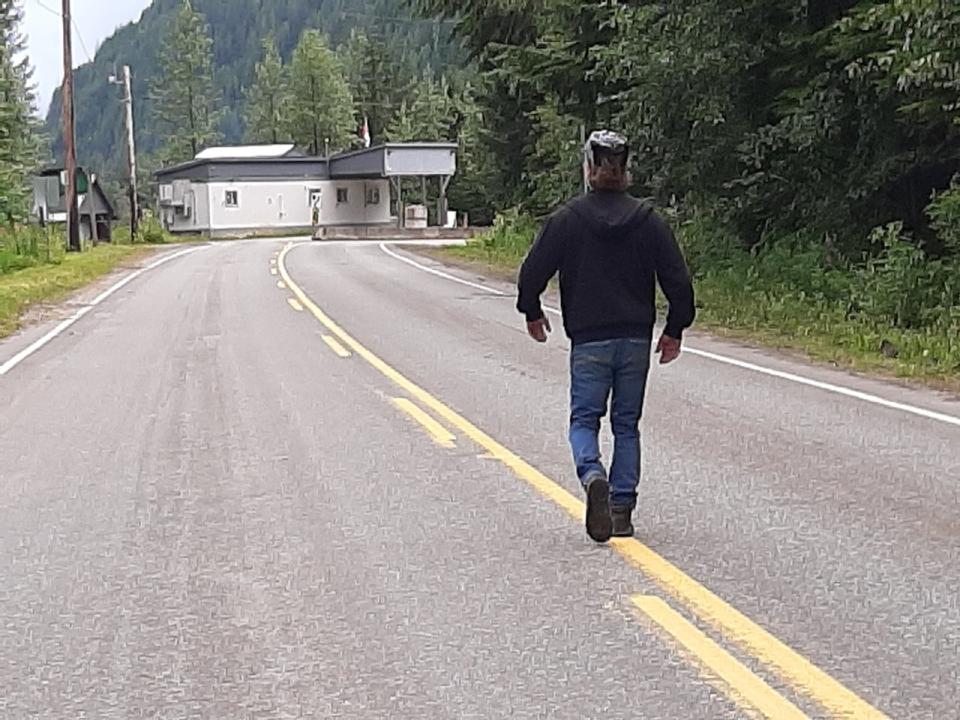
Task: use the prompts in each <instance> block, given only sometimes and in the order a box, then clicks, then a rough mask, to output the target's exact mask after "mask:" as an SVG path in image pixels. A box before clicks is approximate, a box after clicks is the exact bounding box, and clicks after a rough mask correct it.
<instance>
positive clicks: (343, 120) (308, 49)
mask: <svg viewBox="0 0 960 720" xmlns="http://www.w3.org/2000/svg"><path fill="white" fill-rule="evenodd" d="M286 115H287V123H286V130H287V134H288V136H289V137H290V138H291V139H292V140H293V141H294V142H296V143H297V144H298V145H300V146H301V147H304V148H306V149H307V151H308V152H310V153H312V154H320V153H321V152H322V151H323V150H324V146H325V143H326V141H329V143H330V150H339V149H342V148H345V147H348V146H349V144H350V140H351V138H352V137H353V135H354V134H355V130H356V124H355V122H354V114H353V95H352V94H351V92H350V86H349V85H348V84H347V81H346V78H345V77H344V72H343V66H342V65H341V63H340V59H339V58H338V57H337V55H336V54H335V53H334V52H333V51H332V50H331V49H330V47H329V46H328V45H327V41H326V39H325V38H324V36H323V35H321V34H320V33H319V32H318V31H316V30H307V31H306V32H304V33H303V35H302V36H301V38H300V43H299V44H298V45H297V48H296V50H295V51H294V53H293V60H292V61H291V63H290V80H289V96H288V104H287V112H286Z"/></svg>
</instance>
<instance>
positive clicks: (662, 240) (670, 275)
mask: <svg viewBox="0 0 960 720" xmlns="http://www.w3.org/2000/svg"><path fill="white" fill-rule="evenodd" d="M651 219H652V220H653V222H654V227H656V229H657V243H656V273H657V282H658V283H659V284H660V288H661V289H662V290H663V294H664V295H666V296H667V304H668V306H669V307H668V310H667V324H666V327H665V328H664V333H665V334H666V335H667V336H668V337H672V338H675V339H677V340H681V339H683V331H684V330H686V329H687V328H688V327H690V326H691V325H692V324H693V320H694V318H695V317H696V307H695V304H694V291H693V282H692V281H691V279H690V271H689V270H688V269H687V263H686V261H685V260H684V258H683V253H682V252H681V251H680V246H679V244H678V243H677V239H676V237H675V236H674V234H673V231H672V230H671V229H670V226H669V225H667V223H666V222H664V221H663V220H662V219H661V218H660V217H656V216H655V217H653V218H651Z"/></svg>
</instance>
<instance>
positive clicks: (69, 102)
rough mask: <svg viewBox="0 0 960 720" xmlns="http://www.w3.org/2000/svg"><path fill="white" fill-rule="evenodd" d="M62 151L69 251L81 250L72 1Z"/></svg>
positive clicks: (66, 17)
mask: <svg viewBox="0 0 960 720" xmlns="http://www.w3.org/2000/svg"><path fill="white" fill-rule="evenodd" d="M61 15H62V18H63V152H64V156H65V160H66V162H65V165H66V171H67V208H66V210H67V249H68V250H73V251H75V252H76V251H79V250H80V210H79V208H78V207H77V147H76V134H75V131H74V114H73V42H72V39H71V37H70V27H71V23H72V21H71V19H70V0H63V11H62V13H61Z"/></svg>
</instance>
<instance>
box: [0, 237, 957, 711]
mask: <svg viewBox="0 0 960 720" xmlns="http://www.w3.org/2000/svg"><path fill="white" fill-rule="evenodd" d="M287 245H288V243H287V242H286V241H284V242H280V241H277V242H273V241H249V242H237V243H223V244H215V245H211V246H206V247H201V248H198V249H195V250H193V251H191V252H189V253H187V254H184V255H182V256H179V257H175V258H172V259H169V261H167V262H165V263H163V264H161V265H159V266H157V267H154V268H151V269H149V270H148V271H146V272H144V273H143V274H141V275H139V276H138V277H136V278H134V279H133V280H132V281H130V282H129V283H128V284H126V285H125V286H123V287H122V288H120V289H118V290H117V291H116V292H114V293H112V294H110V295H109V296H106V297H103V296H100V297H93V293H90V295H89V297H88V299H92V300H94V301H95V304H94V305H84V304H83V302H82V301H81V302H80V303H79V304H75V305H74V306H72V307H69V308H66V309H65V310H64V315H63V317H68V316H69V315H70V313H73V312H75V311H80V312H83V313H84V315H83V317H81V318H80V319H78V320H76V322H73V323H72V324H70V323H69V317H68V324H67V325H64V326H62V327H61V328H59V330H58V329H56V328H55V325H54V322H56V320H60V319H62V318H57V319H56V320H54V321H52V322H50V323H48V324H45V325H41V326H38V327H36V328H33V329H31V330H29V331H27V332H25V333H24V334H23V335H21V336H19V337H15V338H12V339H10V340H8V341H6V342H4V343H0V518H2V522H0V718H4V719H7V718H10V719H19V718H51V719H52V718H57V719H58V720H59V719H64V718H111V719H112V718H117V719H120V718H123V719H127V718H165V719H166V718H178V719H179V718H197V719H199V718H218V719H219V718H229V719H231V720H232V719H246V718H249V719H251V720H252V719H254V718H256V719H261V718H264V719H265V718H604V719H608V718H609V719H612V718H740V717H768V718H776V719H777V720H780V718H785V719H786V718H792V717H804V716H806V717H811V718H833V717H845V718H871V717H884V716H888V717H896V718H931V719H936V720H941V719H947V720H949V719H951V718H960V599H958V598H960V519H958V510H960V424H958V423H960V421H957V420H956V418H957V417H960V403H954V402H951V401H950V400H949V399H946V398H942V397H939V396H937V395H935V394H933V393H927V392H920V391H915V390H906V389H902V388H898V387H895V386H893V385H888V384H884V383H879V382H872V381H867V380H863V379H858V378H853V377H850V376H847V375H845V374H842V373H839V372H835V371H832V370H827V369H823V368H813V367H807V366H805V365H803V364H800V363H798V362H794V361H790V360H787V359H784V358H782V357H777V356H774V355H771V354H767V353H761V352H758V351H752V350H748V349H745V348H740V347H737V346H733V345H728V344H724V343H720V342H718V341H715V340H711V339H710V338H707V337H701V336H697V335H692V336H691V337H690V338H689V344H690V346H691V348H692V349H693V350H695V351H698V352H697V353H693V352H691V353H687V354H685V355H684V357H683V358H682V359H681V361H680V362H678V363H676V364H675V365H673V366H670V367H669V368H665V369H664V368H659V367H658V368H655V370H654V371H653V373H652V380H651V388H650V391H649V394H648V400H647V413H646V416H645V418H644V444H645V454H644V482H643V488H642V493H641V505H640V507H639V508H638V512H637V515H636V518H635V522H636V525H637V528H638V532H637V538H636V540H625V541H617V542H614V543H611V545H609V546H605V547H600V546H596V545H594V544H593V543H591V542H590V541H589V540H588V539H587V538H586V536H585V534H584V532H583V530H582V526H581V522H580V519H579V513H582V504H581V499H580V491H579V489H578V486H577V483H576V480H575V478H574V473H573V469H572V467H571V461H570V458H569V451H568V449H567V446H566V440H565V429H566V428H565V426H566V413H567V409H566V400H567V375H566V372H567V370H566V368H567V360H566V350H567V346H566V343H565V342H564V341H563V339H562V337H561V336H560V333H555V334H554V337H553V338H552V339H551V342H550V343H549V344H548V345H547V346H545V347H544V346H538V345H535V344H534V343H532V342H531V341H529V340H527V339H526V336H525V334H524V332H523V328H522V323H521V322H519V320H520V318H519V316H517V315H516V313H515V312H514V310H513V297H512V295H511V293H510V290H511V288H510V287H509V286H503V285H498V284H496V283H489V282H487V281H483V280H481V279H478V278H476V277H474V276H471V275H470V274H469V273H467V272H465V271H462V270H455V269H443V268H440V267H439V266H438V265H437V264H436V263H435V262H433V261H430V260H426V259H424V258H422V257H419V256H415V255H410V254H409V251H408V250H404V249H401V248H398V247H394V248H393V249H392V250H391V252H392V253H394V254H393V255H391V254H388V253H387V252H385V251H384V250H383V249H381V248H380V247H378V246H377V245H367V244H353V245H345V244H325V243H324V244H321V243H313V244H310V243H304V244H296V245H294V246H293V247H291V248H289V249H286V250H285V248H286V247H287ZM388 249H389V248H388ZM405 260H407V261H411V260H412V262H414V263H416V264H417V265H419V267H418V266H415V265H413V264H410V262H405ZM431 271H433V272H431ZM437 272H447V273H449V274H452V275H454V276H456V277H458V278H461V279H463V280H465V281H467V283H473V284H464V283H462V282H455V281H454V280H452V279H450V278H446V277H441V276H440V275H438V274H436V273H437ZM98 291H99V290H98ZM497 291H500V292H499V293H498V292H497ZM501 293H502V294H501ZM557 325H559V323H557ZM51 331H52V332H55V333H58V334H56V336H55V337H50V333H51ZM45 336H47V339H46V340H45ZM714 356H716V357H714ZM11 358H13V359H15V362H10V360H11ZM951 418H953V419H954V420H953V421H951ZM606 448H607V449H609V443H607V445H606Z"/></svg>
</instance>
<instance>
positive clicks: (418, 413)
mask: <svg viewBox="0 0 960 720" xmlns="http://www.w3.org/2000/svg"><path fill="white" fill-rule="evenodd" d="M392 402H393V404H394V405H396V406H397V408H399V409H400V410H401V411H403V412H404V413H406V414H407V415H409V416H410V417H411V418H413V420H415V421H416V422H418V423H419V424H420V425H421V426H422V427H423V429H424V430H426V431H427V434H428V435H430V437H431V438H433V441H434V442H435V443H436V444H437V445H439V446H440V447H442V448H448V449H449V448H454V447H456V446H457V438H456V437H454V435H453V433H451V432H450V431H449V430H447V429H446V428H445V427H444V426H443V425H441V424H440V423H438V422H437V421H436V420H434V419H433V418H432V417H430V416H429V415H428V414H427V413H425V412H424V411H423V410H421V409H420V408H419V407H417V406H416V405H414V404H413V403H412V402H410V401H409V400H407V399H406V398H394V399H393V401H392Z"/></svg>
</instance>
